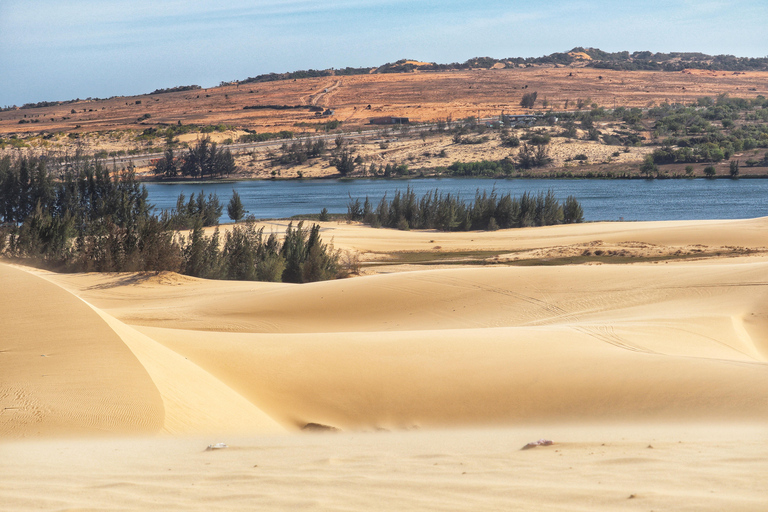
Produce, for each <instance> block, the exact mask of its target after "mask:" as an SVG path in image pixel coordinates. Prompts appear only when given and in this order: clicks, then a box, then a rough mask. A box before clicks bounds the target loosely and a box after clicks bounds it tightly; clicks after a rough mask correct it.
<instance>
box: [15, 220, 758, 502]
mask: <svg viewBox="0 0 768 512" xmlns="http://www.w3.org/2000/svg"><path fill="white" fill-rule="evenodd" d="M324 229H325V230H326V231H325V232H326V234H327V235H331V236H333V237H334V240H335V243H336V245H337V247H342V248H345V249H349V250H355V251H358V252H360V253H369V252H387V251H392V250H395V249H396V248H400V249H401V250H402V249H410V250H424V249H425V248H429V247H431V246H434V245H440V246H441V247H443V248H448V249H447V250H459V249H467V248H474V249H478V250H479V249H490V248H492V249H493V250H499V251H507V250H509V251H510V252H514V251H517V250H522V249H535V248H547V247H554V246H561V245H568V244H578V243H585V242H588V241H594V240H602V241H607V242H611V243H619V242H628V241H634V242H643V243H647V244H657V245H667V246H689V245H698V246H738V247H748V248H759V247H763V246H764V245H765V244H766V240H768V237H766V232H767V231H768V219H754V220H743V221H710V222H667V223H628V224H625V223H615V224H611V223H607V224H606V223H602V224H587V225H581V226H559V227H550V228H536V229H524V230H510V231H499V232H493V233H477V232H474V233H435V232H397V231H393V230H375V229H370V228H365V227H362V226H356V225H345V224H333V223H327V224H324ZM425 246H426V247H425ZM0 282H1V283H2V290H3V293H2V294H0V311H2V313H1V314H2V324H3V328H2V329H3V330H2V333H3V337H2V346H0V405H1V406H2V411H0V440H2V441H0V460H3V463H2V466H0V467H1V468H2V469H0V481H1V483H2V484H3V485H0V489H3V490H0V499H2V500H3V502H4V503H10V507H11V508H10V510H24V509H28V508H30V507H32V506H33V505H34V506H36V507H39V508H41V509H44V510H60V509H67V508H73V509H75V508H89V507H90V508H94V509H104V508H124V507H123V504H122V499H127V501H126V502H125V503H126V504H125V506H127V507H128V508H129V509H158V510H160V509H169V508H170V509H180V510H228V509H232V508H242V506H246V507H248V506H255V503H257V502H258V503H260V504H261V505H263V508H266V509H275V510H278V509H285V508H292V507H293V508H295V507H299V506H301V507H306V508H311V509H318V510H319V509H329V508H330V509H347V508H359V509H377V510H385V509H392V507H394V508H396V509H404V510H406V509H412V510H418V509H422V510H423V509H439V510H458V509H462V510H466V509H467V508H468V507H467V505H469V506H470V507H471V508H483V509H502V508H508V507H509V506H510V505H512V506H513V507H515V506H517V507H518V508H520V509H523V510H566V509H567V510H595V509H601V510H615V509H617V508H619V507H624V506H630V505H631V507H630V508H632V509H634V508H638V509H642V510H651V509H654V510H662V509H665V508H667V509H675V510H681V509H689V510H704V509H707V510H722V509H732V510H763V509H764V508H765V506H766V505H768V498H766V497H765V495H764V493H763V492H762V491H761V489H762V487H763V486H762V484H761V482H762V481H764V479H765V477H766V476H768V463H766V460H768V459H766V455H768V452H767V451H766V450H768V442H767V441H768V439H767V438H766V432H768V431H767V430H766V429H765V425H766V422H768V314H767V313H766V308H765V304H766V302H768V257H765V256H759V255H758V256H746V257H732V258H719V259H701V260H691V261H676V262H671V263H669V264H661V265H658V264H632V265H572V266H553V267H546V266H539V267H507V266H502V265H497V266H491V267H472V268H468V267H456V268H450V269H438V270H418V271H412V272H394V273H389V274H379V275H369V276H363V277H358V278H353V279H347V280H340V281H331V282H323V283H315V284H309V285H283V284H270V283H244V282H221V281H206V280H200V279H194V278H189V277H183V276H177V275H174V274H160V275H137V274H80V275H57V274H52V273H48V272H44V271H37V270H31V269H24V268H20V267H14V266H9V265H7V264H0ZM308 423H318V424H323V425H330V426H333V427H336V428H339V429H342V430H344V431H352V432H356V433H345V434H337V435H329V436H312V435H304V436H295V435H292V436H284V435H279V436H276V437H275V436H267V435H266V434H276V433H280V432H286V431H288V432H291V431H299V429H300V428H301V427H303V426H304V425H306V424H308ZM414 428H420V429H426V430H424V431H422V432H418V433H416V432H402V431H403V430H412V429H414ZM383 429H384V430H390V431H392V430H395V431H398V432H396V433H392V432H390V433H382V432H376V431H378V430H383ZM443 429H449V430H443ZM451 429H459V430H451ZM489 429H490V430H489ZM102 434H110V435H112V436H126V435H131V436H135V435H139V436H141V438H142V439H135V440H126V441H116V440H113V441H98V440H94V439H93V437H94V436H95V435H102ZM169 434H170V435H173V436H176V437H179V436H182V437H183V438H182V439H179V440H175V441H171V440H164V441H163V440H150V439H146V436H147V435H161V436H167V435H169ZM214 435H215V437H213V436H214ZM61 436H69V437H72V436H76V437H78V438H81V439H80V440H77V441H74V440H73V441H67V442H66V443H65V442H63V441H52V440H37V441H34V442H31V441H26V442H20V441H18V439H19V438H41V437H42V438H50V437H61ZM188 436H192V438H189V437H188ZM201 436H206V437H201ZM242 436H247V437H242ZM253 436H257V437H253ZM539 437H550V438H553V439H554V440H555V441H556V442H557V444H556V445H555V446H552V447H540V448H537V449H535V450H533V451H531V452H528V451H526V452H519V451H518V450H519V448H520V447H521V446H522V445H523V444H525V443H526V442H529V441H533V440H536V439H538V438H539ZM83 438H85V439H83ZM185 439H186V440H185ZM221 440H226V441H228V442H229V444H230V445H231V448H230V449H228V451H227V450H222V452H221V453H219V452H211V453H202V452H201V450H202V449H203V448H204V447H205V445H207V444H210V443H213V442H218V441H221ZM648 445H652V446H653V448H648ZM84 454H88V455H84ZM115 454H120V455H119V456H117V455H115ZM49 457H50V458H49ZM22 458H23V460H24V462H23V464H20V463H19V461H21V460H22ZM11 461H16V462H17V463H19V464H16V465H14V463H12V462H11ZM712 461H714V462H715V464H713V465H712V467H709V466H710V462H712ZM69 463H73V465H74V469H73V471H72V472H69V471H66V470H64V469H63V468H64V466H66V465H67V464H69ZM703 466H708V467H706V468H705V467H703ZM147 467H149V468H152V469H150V470H146V468H147ZM12 468H14V469H13V470H12ZM142 468H145V469H142ZM16 469H18V474H17V473H15V470H16ZM572 470H573V471H572ZM105 471H106V474H105V473H104V472H105ZM11 473H13V474H14V476H13V477H11V476H10V475H11ZM37 474H41V475H43V476H42V477H41V478H42V480H41V479H38V478H35V482H36V483H30V481H29V475H37ZM665 474H667V475H668V474H675V475H676V476H677V478H678V480H675V481H673V480H671V479H669V478H666V477H663V476H661V475H665ZM23 475H27V476H28V478H24V476H23ZM552 479H555V480H557V481H558V482H560V486H559V487H558V488H557V489H553V488H552V486H553V484H554V482H553V481H552ZM724 479H725V480H727V479H733V482H732V483H731V484H729V485H725V483H724V481H725V480H724ZM345 481H348V482H355V483H356V484H357V485H356V486H353V488H346V487H345V486H344V485H342V484H341V482H345ZM84 482H88V484H87V485H86V484H85V483H84ZM217 482H218V483H220V484H224V483H226V485H227V486H231V487H227V488H226V489H222V488H216V487H215V486H216V484H217ZM289 483H290V485H289ZM196 484H197V485H196ZM71 485H74V486H75V490H73V491H71V492H70V491H66V492H63V491H61V490H60V489H61V488H68V486H71ZM291 485H294V486H296V488H299V489H303V492H298V493H296V492H293V491H291V490H290V489H289V487H290V486H291ZM681 485H682V487H680V486H681ZM78 486H79V489H80V490H79V491H78V490H77V488H78ZM193 486H194V487H193ZM392 487H394V488H395V489H396V490H395V491H393V492H394V494H393V495H392V496H388V500H387V501H386V503H384V502H382V501H381V499H382V498H383V497H384V496H385V495H387V492H388V491H387V490H388V489H390V488H392ZM5 489H8V491H5ZM46 489H47V490H48V491H51V490H52V489H59V491H55V492H53V493H52V494H50V492H48V493H43V492H42V491H43V490H46ZM182 489H186V490H185V491H183V492H181V495H180V497H175V498H174V497H171V495H172V494H173V493H178V492H180V490H182ZM256 489H258V490H256ZM44 494H45V495H44ZM630 496H634V497H632V498H630ZM88 497H92V500H91V499H89V498H88ZM390 498H391V500H393V501H390V500H389V499H390ZM254 500H255V501H254ZM627 500H632V501H627ZM385 505H386V506H385Z"/></svg>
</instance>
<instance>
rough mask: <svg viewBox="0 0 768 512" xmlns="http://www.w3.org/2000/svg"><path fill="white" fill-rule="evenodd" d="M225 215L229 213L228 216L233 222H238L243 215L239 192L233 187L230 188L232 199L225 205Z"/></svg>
mask: <svg viewBox="0 0 768 512" xmlns="http://www.w3.org/2000/svg"><path fill="white" fill-rule="evenodd" d="M227 215H229V218H230V219H232V220H233V221H235V222H240V220H241V219H242V218H243V217H244V216H245V208H243V202H242V201H241V200H240V194H238V193H237V191H236V190H235V189H232V199H230V200H229V204H228V205H227Z"/></svg>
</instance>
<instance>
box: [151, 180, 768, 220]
mask: <svg viewBox="0 0 768 512" xmlns="http://www.w3.org/2000/svg"><path fill="white" fill-rule="evenodd" d="M146 187H147V190H148V192H149V201H150V203H152V204H153V205H155V208H156V210H158V211H159V210H163V209H171V208H173V207H175V205H176V198H177V197H178V195H179V194H181V193H183V194H184V195H185V196H186V197H187V199H189V196H190V195H191V194H192V193H195V194H198V193H200V191H201V190H202V191H204V192H205V194H206V195H207V194H209V193H215V194H216V195H218V197H219V201H220V202H221V204H222V205H224V213H223V215H222V218H221V221H222V222H229V218H228V217H227V213H226V204H227V203H228V202H229V199H230V198H231V197H232V191H233V190H237V192H238V194H240V198H241V200H242V202H243V205H244V206H245V209H246V210H247V211H248V213H249V214H252V215H254V216H255V217H256V218H258V219H271V218H286V217H290V216H292V215H298V214H308V213H319V212H320V210H322V209H323V208H327V209H328V211H329V212H330V213H346V211H347V202H348V201H349V196H350V195H351V196H352V198H360V200H361V202H362V200H363V199H365V196H366V195H367V196H368V197H369V198H370V199H371V202H372V203H373V205H374V207H375V206H376V204H377V203H378V202H379V200H380V199H381V198H382V197H383V196H384V194H385V193H386V194H387V197H389V198H392V196H393V194H394V192H395V191H396V190H401V191H404V190H405V189H406V187H411V188H412V189H413V190H414V191H415V192H416V194H417V195H421V194H423V193H425V192H427V191H430V190H435V189H438V190H439V191H440V192H443V193H451V194H456V193H459V194H460V195H461V197H462V198H463V199H465V200H471V199H472V198H473V197H474V195H475V191H476V190H478V189H479V190H481V191H483V190H487V191H489V192H490V191H491V190H492V189H493V188H495V189H496V191H497V193H499V194H506V193H507V192H510V193H512V195H513V196H520V195H522V194H523V192H526V191H527V192H532V193H538V192H541V191H543V192H546V191H547V190H548V189H552V190H553V191H554V193H555V195H556V196H557V197H558V199H560V200H564V199H565V198H566V197H567V196H569V195H573V196H574V197H576V199H577V200H578V201H579V202H580V203H581V205H582V208H583V209H584V218H585V220H587V221H598V220H622V219H623V220H627V221H630V220H701V219H740V218H752V217H762V216H768V180H764V179H739V180H730V179H717V180H708V179H675V180H640V179H634V180H618V179H613V180H587V179H581V180H566V179H557V180H551V179H550V180H547V179H514V180H488V179H464V178H462V179H457V178H429V179H416V180H409V181H401V180H363V179H358V180H327V179H323V180H290V181H239V182H229V183H221V182H207V183H172V184H171V183H147V184H146Z"/></svg>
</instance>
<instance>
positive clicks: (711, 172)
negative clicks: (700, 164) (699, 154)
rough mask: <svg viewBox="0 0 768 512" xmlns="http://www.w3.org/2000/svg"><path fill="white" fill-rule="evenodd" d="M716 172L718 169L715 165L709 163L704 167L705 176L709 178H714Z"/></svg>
mask: <svg viewBox="0 0 768 512" xmlns="http://www.w3.org/2000/svg"><path fill="white" fill-rule="evenodd" d="M715 174H717V170H715V166H714V165H708V166H706V167H705V168H704V176H706V177H707V178H714V177H715Z"/></svg>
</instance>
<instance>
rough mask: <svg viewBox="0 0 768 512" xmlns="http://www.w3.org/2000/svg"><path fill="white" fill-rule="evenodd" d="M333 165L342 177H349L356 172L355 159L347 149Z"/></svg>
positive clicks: (333, 161) (333, 160)
mask: <svg viewBox="0 0 768 512" xmlns="http://www.w3.org/2000/svg"><path fill="white" fill-rule="evenodd" d="M331 165H333V166H334V167H336V170H337V171H339V174H341V175H342V176H349V175H350V174H352V173H353V172H355V159H354V158H353V156H352V153H351V152H350V151H348V150H346V149H344V150H342V151H341V152H340V153H339V156H338V157H337V158H334V159H332V160H331Z"/></svg>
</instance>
